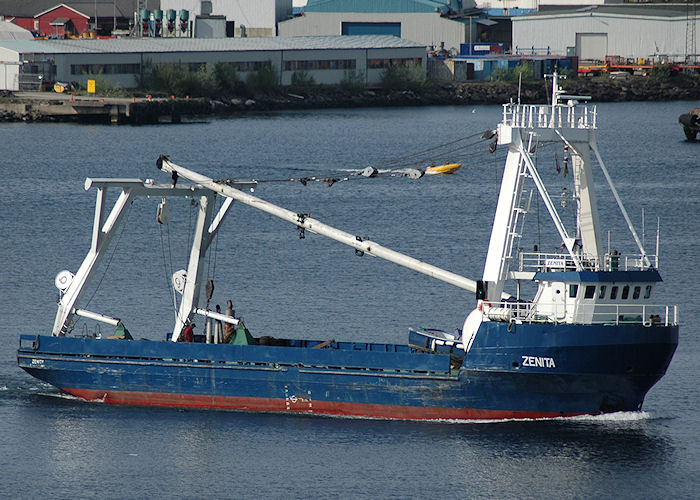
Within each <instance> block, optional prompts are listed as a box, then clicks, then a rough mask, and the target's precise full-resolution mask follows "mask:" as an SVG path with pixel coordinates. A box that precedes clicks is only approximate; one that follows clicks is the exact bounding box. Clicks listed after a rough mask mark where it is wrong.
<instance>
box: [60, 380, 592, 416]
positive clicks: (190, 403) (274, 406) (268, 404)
mask: <svg viewBox="0 0 700 500" xmlns="http://www.w3.org/2000/svg"><path fill="white" fill-rule="evenodd" d="M61 390H63V391H64V392H67V393H68V394H71V395H73V396H76V397H79V398H82V399H85V400H86V401H100V402H103V403H110V404H119V405H136V406H169V407H183V408H211V409H227V410H244V411H263V412H281V413H306V414H312V415H339V416H347V417H367V418H381V419H400V420H504V419H534V418H556V417H573V416H576V415H580V414H579V413H571V414H563V413H555V412H534V411H514V410H480V409H472V408H439V407H424V406H399V405H377V404H361V403H345V402H339V401H311V400H306V399H303V398H289V399H272V398H251V397H233V396H204V395H199V394H171V393H160V392H131V391H100V390H93V389H70V388H65V387H64V388H62V389H61Z"/></svg>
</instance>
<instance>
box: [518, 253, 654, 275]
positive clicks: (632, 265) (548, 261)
mask: <svg viewBox="0 0 700 500" xmlns="http://www.w3.org/2000/svg"><path fill="white" fill-rule="evenodd" d="M646 258H647V259H648V261H649V262H650V263H651V265H652V266H653V267H656V268H658V264H659V261H658V256H656V255H647V256H646ZM579 260H580V262H581V265H582V266H583V269H582V270H583V271H643V270H645V269H648V268H649V266H648V265H646V261H645V259H644V255H642V254H619V253H608V254H605V255H603V256H602V257H601V258H598V257H596V256H592V255H586V254H582V255H581V256H580V258H579ZM517 270H518V271H576V263H575V262H574V260H573V259H572V258H571V256H570V255H569V254H564V253H542V252H521V253H520V254H519V256H518V264H517Z"/></svg>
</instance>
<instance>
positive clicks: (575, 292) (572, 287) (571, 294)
mask: <svg viewBox="0 0 700 500" xmlns="http://www.w3.org/2000/svg"><path fill="white" fill-rule="evenodd" d="M576 295H578V285H569V297H576Z"/></svg>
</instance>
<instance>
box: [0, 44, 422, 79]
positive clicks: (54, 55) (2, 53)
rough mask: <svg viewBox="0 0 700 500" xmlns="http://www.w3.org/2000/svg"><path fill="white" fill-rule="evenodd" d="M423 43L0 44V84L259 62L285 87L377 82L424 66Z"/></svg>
mask: <svg viewBox="0 0 700 500" xmlns="http://www.w3.org/2000/svg"><path fill="white" fill-rule="evenodd" d="M426 57H427V56H426V49H425V46H423V45H419V44H417V43H414V42H409V41H407V40H403V39H401V38H397V37H394V36H388V35H374V36H327V37H259V38H122V39H106V40H89V39H86V40H26V41H25V40H4V41H0V89H5V90H19V89H23V90H32V86H35V87H36V86H39V85H40V83H41V82H42V81H49V82H53V81H63V82H77V83H78V84H80V85H81V86H83V87H84V86H86V85H87V81H88V80H89V79H94V78H95V77H96V76H98V75H99V76H100V77H101V78H103V79H104V80H105V82H106V83H108V84H111V85H119V86H121V87H122V88H135V87H138V86H139V84H140V82H141V79H142V76H143V74H144V71H145V70H146V69H147V67H148V66H149V65H155V64H179V65H185V66H186V67H188V68H190V69H191V70H198V69H200V68H202V67H212V66H214V65H215V64H216V63H219V62H225V63H229V64H231V65H232V66H233V67H234V68H235V69H236V70H237V71H238V72H239V73H240V75H241V77H243V78H245V77H246V76H247V75H248V74H249V73H250V72H253V71H257V70H258V69H260V68H261V67H262V66H263V65H270V66H271V67H272V68H274V69H275V71H276V73H277V74H278V75H279V83H280V84H281V85H289V84H290V83H291V81H292V76H293V75H294V73H295V72H297V73H299V72H304V74H305V76H307V77H312V78H313V79H314V81H315V82H316V83H320V84H337V83H340V82H341V81H342V80H343V79H344V78H347V77H348V75H349V74H352V75H354V76H355V77H356V78H357V77H361V78H362V79H363V80H364V83H365V84H366V85H373V84H377V83H378V82H379V81H380V78H381V75H382V72H383V71H384V69H385V68H386V67H388V66H389V65H392V64H408V63H415V64H416V65H419V66H421V67H425V61H426Z"/></svg>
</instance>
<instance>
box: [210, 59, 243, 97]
mask: <svg viewBox="0 0 700 500" xmlns="http://www.w3.org/2000/svg"><path fill="white" fill-rule="evenodd" d="M214 79H215V80H216V86H217V88H218V90H219V92H221V93H222V94H233V95H245V94H247V93H248V89H247V87H246V84H245V82H244V81H243V80H241V79H240V77H239V76H238V71H236V68H234V67H233V66H232V65H231V64H229V63H226V62H218V63H216V66H214Z"/></svg>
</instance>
